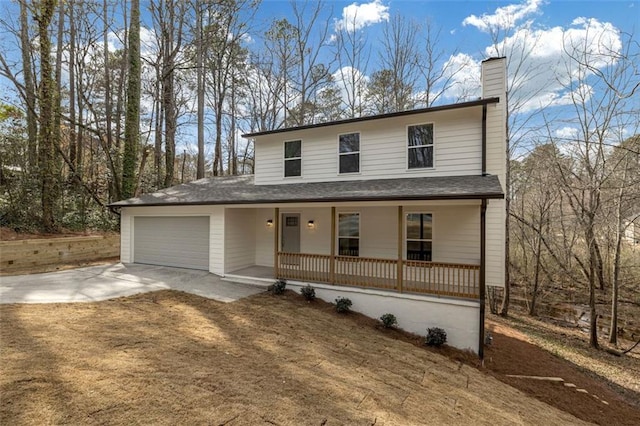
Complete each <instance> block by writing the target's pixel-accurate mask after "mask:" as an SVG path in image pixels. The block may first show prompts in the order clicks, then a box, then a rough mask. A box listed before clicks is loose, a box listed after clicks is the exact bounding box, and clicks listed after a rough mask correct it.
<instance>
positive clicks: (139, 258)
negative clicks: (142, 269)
mask: <svg viewBox="0 0 640 426" xmlns="http://www.w3.org/2000/svg"><path fill="white" fill-rule="evenodd" d="M133 226H134V239H133V245H134V249H133V250H134V251H133V256H134V262H135V263H145V264H151V265H163V266H174V267H179V268H191V269H203V270H209V217H208V216H176V217H174V216H171V217H169V216H167V217H155V216H154V217H135V218H134V225H133Z"/></svg>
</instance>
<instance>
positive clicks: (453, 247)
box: [255, 202, 480, 266]
mask: <svg viewBox="0 0 640 426" xmlns="http://www.w3.org/2000/svg"><path fill="white" fill-rule="evenodd" d="M280 212H281V213H300V222H301V226H300V251H301V252H302V253H309V254H325V255H328V254H331V208H329V207H322V208H308V207H305V208H294V207H292V208H284V207H282V208H281V209H280ZM341 212H342V213H347V212H350V213H360V256H361V257H375V258H380V259H397V257H398V236H397V229H398V208H397V206H355V205H354V206H352V207H351V206H349V207H344V206H343V207H338V208H336V215H337V214H338V213H341ZM404 212H405V214H406V213H410V212H423V213H432V214H433V226H434V227H433V252H434V258H433V261H434V262H451V263H467V264H472V265H479V264H480V205H479V202H477V203H475V204H456V205H451V206H446V205H442V204H440V203H434V204H424V205H421V206H415V205H414V206H407V207H405V208H404ZM273 215H274V209H258V210H257V212H256V226H255V229H256V240H255V243H256V246H255V262H256V265H260V266H273V234H274V232H275V231H274V230H275V227H273V228H267V227H266V221H267V220H268V219H273ZM309 220H313V221H314V223H315V225H316V227H315V229H308V228H307V226H306V225H307V222H308V221H309ZM337 222H338V221H337V217H336V226H337ZM405 232H406V231H405V229H404V225H403V237H402V238H403V249H402V253H403V255H404V253H405V248H404V241H405V236H404V233H405ZM336 237H337V231H336ZM336 247H337V242H336Z"/></svg>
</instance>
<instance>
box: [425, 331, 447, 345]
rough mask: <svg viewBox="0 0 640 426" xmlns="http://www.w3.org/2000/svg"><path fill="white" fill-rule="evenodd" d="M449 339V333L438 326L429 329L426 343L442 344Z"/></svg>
mask: <svg viewBox="0 0 640 426" xmlns="http://www.w3.org/2000/svg"><path fill="white" fill-rule="evenodd" d="M446 341H447V333H446V332H445V331H444V330H443V329H441V328H438V327H433V328H429V329H427V337H426V338H425V341H424V343H425V344H426V345H427V346H436V347H437V346H442V345H443V344H444V343H445V342H446Z"/></svg>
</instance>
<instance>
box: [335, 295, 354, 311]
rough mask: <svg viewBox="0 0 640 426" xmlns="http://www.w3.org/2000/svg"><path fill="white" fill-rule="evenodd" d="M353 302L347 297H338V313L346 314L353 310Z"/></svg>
mask: <svg viewBox="0 0 640 426" xmlns="http://www.w3.org/2000/svg"><path fill="white" fill-rule="evenodd" d="M351 305H352V303H351V300H350V299H347V298H346V297H338V298H337V299H336V311H338V312H339V313H341V314H346V313H347V312H349V311H350V309H351Z"/></svg>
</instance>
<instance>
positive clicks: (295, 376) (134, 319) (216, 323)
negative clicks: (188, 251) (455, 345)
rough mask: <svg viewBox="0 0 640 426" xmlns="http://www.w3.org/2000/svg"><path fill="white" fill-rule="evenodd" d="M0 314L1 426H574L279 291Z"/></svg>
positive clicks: (506, 390)
mask: <svg viewBox="0 0 640 426" xmlns="http://www.w3.org/2000/svg"><path fill="white" fill-rule="evenodd" d="M0 313H1V319H0V321H1V323H0V325H1V329H0V332H1V334H0V337H1V347H0V390H1V395H2V404H0V424H12V425H13V424H60V423H71V424H123V423H128V424H130V423H139V422H142V423H152V424H176V423H192V424H205V423H206V424H229V425H231V424H259V423H269V424H280V425H285V424H318V425H320V424H327V425H330V424H367V425H370V424H377V425H380V424H402V425H410V424H429V423H432V424H433V423H435V424H491V425H495V424H505V425H506V424H509V425H512V424H580V423H581V422H580V421H579V420H578V419H577V418H575V417H573V416H571V415H570V414H567V413H565V412H562V411H560V410H558V409H556V408H553V407H551V406H549V405H547V404H544V403H542V402H540V401H538V400H536V399H534V398H531V397H528V396H526V395H524V394H523V393H522V392H520V391H518V390H516V389H514V388H512V387H509V386H507V385H505V384H503V383H501V382H500V381H498V380H496V379H495V378H494V377H492V376H491V375H489V374H487V373H486V372H482V371H479V370H477V369H476V368H474V367H470V366H468V365H465V364H463V363H461V362H456V361H452V360H450V359H448V358H445V357H443V356H442V355H440V354H437V353H433V352H430V351H429V350H426V349H424V348H422V347H418V346H416V345H414V344H412V343H411V342H408V341H405V340H406V338H403V335H402V333H397V332H388V331H381V330H378V329H376V328H375V327H374V326H373V321H372V320H369V319H367V318H365V317H362V316H360V315H355V314H350V315H347V316H341V315H338V314H336V313H334V312H332V307H331V306H330V305H328V304H324V303H322V302H314V303H312V304H308V303H307V302H305V301H303V299H302V298H301V297H300V296H299V295H296V294H293V293H291V292H287V294H286V295H285V296H284V297H275V296H272V295H270V294H266V293H265V294H260V295H257V296H254V297H251V298H248V299H244V300H242V301H239V302H236V303H231V304H224V303H219V302H215V301H212V300H207V299H203V298H199V297H197V296H192V295H187V294H183V293H178V292H170V291H163V292H157V293H149V294H144V295H139V296H135V297H129V298H123V299H117V300H113V301H108V302H100V303H83V304H58V305H4V306H1V307H0ZM403 339H404V340H403ZM581 397H583V398H586V400H587V401H589V402H590V403H592V404H595V403H596V402H594V400H593V398H592V397H591V396H581ZM609 403H610V404H611V405H609V406H605V405H604V404H602V403H599V404H602V405H603V407H604V408H603V409H605V410H607V409H609V407H611V408H613V406H614V404H615V401H614V400H613V399H611V400H610V401H609Z"/></svg>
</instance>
